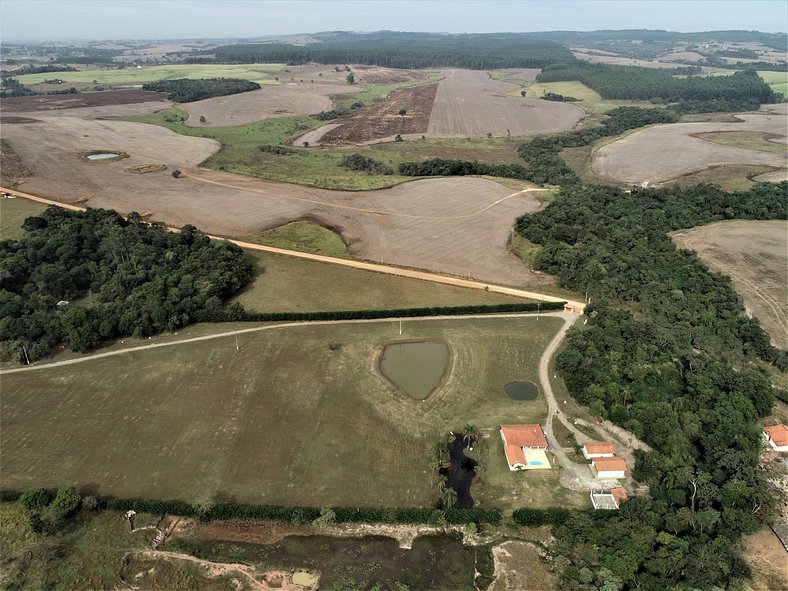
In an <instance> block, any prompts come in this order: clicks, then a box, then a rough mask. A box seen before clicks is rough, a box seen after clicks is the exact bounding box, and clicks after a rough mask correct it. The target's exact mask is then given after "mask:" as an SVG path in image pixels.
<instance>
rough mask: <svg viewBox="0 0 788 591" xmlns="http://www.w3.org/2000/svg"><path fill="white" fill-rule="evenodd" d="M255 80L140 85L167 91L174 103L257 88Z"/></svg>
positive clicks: (149, 88) (162, 82)
mask: <svg viewBox="0 0 788 591" xmlns="http://www.w3.org/2000/svg"><path fill="white" fill-rule="evenodd" d="M259 89H260V85H259V84H258V83H257V82H250V81H249V80H242V79H240V78H200V79H198V80H189V79H185V78H180V79H178V80H159V81H158V82H149V83H147V84H143V85H142V90H151V91H154V92H167V93H169V95H170V96H169V97H168V98H169V99H170V100H171V101H175V102H176V103H191V102H194V101H200V100H202V99H207V98H213V97H215V96H227V95H228V94H238V93H239V92H248V91H250V90H259Z"/></svg>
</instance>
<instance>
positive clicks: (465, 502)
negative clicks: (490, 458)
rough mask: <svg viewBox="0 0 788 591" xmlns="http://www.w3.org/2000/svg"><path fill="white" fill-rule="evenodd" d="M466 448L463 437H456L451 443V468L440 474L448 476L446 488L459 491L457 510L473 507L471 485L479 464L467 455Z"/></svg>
mask: <svg viewBox="0 0 788 591" xmlns="http://www.w3.org/2000/svg"><path fill="white" fill-rule="evenodd" d="M466 447H467V445H466V442H465V440H464V439H463V436H462V435H460V434H458V435H455V436H454V441H452V442H451V443H449V461H450V464H449V467H448V468H441V469H440V473H441V474H443V475H444V476H446V486H447V487H449V488H453V489H454V490H455V491H457V500H456V501H455V503H454V506H455V507H456V508H457V509H470V508H471V507H473V498H472V497H471V485H472V484H473V480H474V478H476V465H477V463H478V462H477V461H476V460H473V459H471V458H469V457H468V456H466V455H465V448H466Z"/></svg>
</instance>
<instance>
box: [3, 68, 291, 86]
mask: <svg viewBox="0 0 788 591" xmlns="http://www.w3.org/2000/svg"><path fill="white" fill-rule="evenodd" d="M284 68H285V66H284V65H283V64H239V65H228V64H169V65H166V66H145V67H143V68H134V67H131V68H124V69H122V70H119V69H112V70H82V71H77V72H45V73H42V74H26V75H24V76H19V77H17V80H19V82H20V83H21V84H25V85H28V84H40V83H42V82H44V80H50V79H52V78H59V79H60V80H63V81H64V82H65V83H66V84H68V83H70V82H82V83H88V84H90V83H92V82H93V81H94V80H95V81H96V82H97V83H98V84H109V85H118V84H143V83H145V82H155V81H157V80H176V79H180V78H188V79H190V80H196V79H199V78H242V79H245V80H252V81H254V82H258V83H260V84H278V82H277V81H276V80H274V78H275V77H276V76H278V75H279V74H280V73H281V72H282V71H283V69H284Z"/></svg>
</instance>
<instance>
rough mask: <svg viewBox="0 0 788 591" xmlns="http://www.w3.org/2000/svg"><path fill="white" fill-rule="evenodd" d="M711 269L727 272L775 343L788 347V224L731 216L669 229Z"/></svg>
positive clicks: (675, 237) (676, 240) (678, 241)
mask: <svg viewBox="0 0 788 591" xmlns="http://www.w3.org/2000/svg"><path fill="white" fill-rule="evenodd" d="M673 240H674V242H676V244H678V245H679V246H680V247H682V248H687V249H691V250H694V251H695V252H696V253H698V256H699V257H700V258H701V260H702V261H703V262H704V263H706V264H707V265H708V266H709V267H711V268H712V269H713V270H715V271H719V272H720V273H724V274H725V275H728V276H729V277H730V278H731V280H732V281H733V286H734V287H735V288H736V291H737V292H738V293H739V294H741V296H742V297H743V298H744V304H745V307H746V308H747V310H748V311H749V312H750V313H751V314H753V315H754V316H755V317H756V318H758V320H760V322H761V324H762V325H763V327H764V328H765V329H766V331H767V332H768V333H769V334H770V335H771V337H772V343H774V345H775V346H777V347H780V348H782V349H785V348H787V347H788V224H787V223H786V222H785V221H749V220H731V221H726V222H717V223H714V224H709V225H707V226H699V227H697V228H692V229H691V230H682V231H680V232H676V233H674V234H673Z"/></svg>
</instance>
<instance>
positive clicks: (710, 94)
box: [536, 62, 778, 112]
mask: <svg viewBox="0 0 788 591" xmlns="http://www.w3.org/2000/svg"><path fill="white" fill-rule="evenodd" d="M677 73H678V74H681V73H684V72H681V71H674V70H666V69H662V68H641V67H637V66H618V65H608V64H593V63H584V62H577V63H575V64H571V65H568V64H558V65H554V66H548V67H546V68H545V69H544V70H542V72H541V73H540V74H539V75H538V76H537V77H536V79H537V80H538V81H539V82H559V81H568V80H578V81H580V82H582V83H583V84H585V85H586V86H588V87H590V88H593V89H594V90H595V91H597V92H598V93H599V94H600V95H601V96H602V98H604V99H615V100H654V101H661V102H667V103H678V105H677V109H678V110H679V111H682V110H683V109H682V104H683V103H684V102H691V103H692V104H693V105H694V107H693V108H694V109H697V108H698V106H699V104H703V103H707V107H706V111H713V110H728V111H736V110H751V109H757V108H758V107H760V105H761V104H764V103H769V102H772V101H774V100H776V99H777V98H778V97H776V96H775V95H774V93H773V92H772V90H771V88H770V87H769V85H768V84H766V82H765V81H764V80H763V79H762V78H761V77H760V76H758V74H757V73H755V72H753V71H745V72H734V73H733V74H731V75H730V76H705V77H704V76H686V77H680V78H677V77H675V76H674V75H675V74H677ZM689 112H698V111H697V110H693V111H689Z"/></svg>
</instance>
